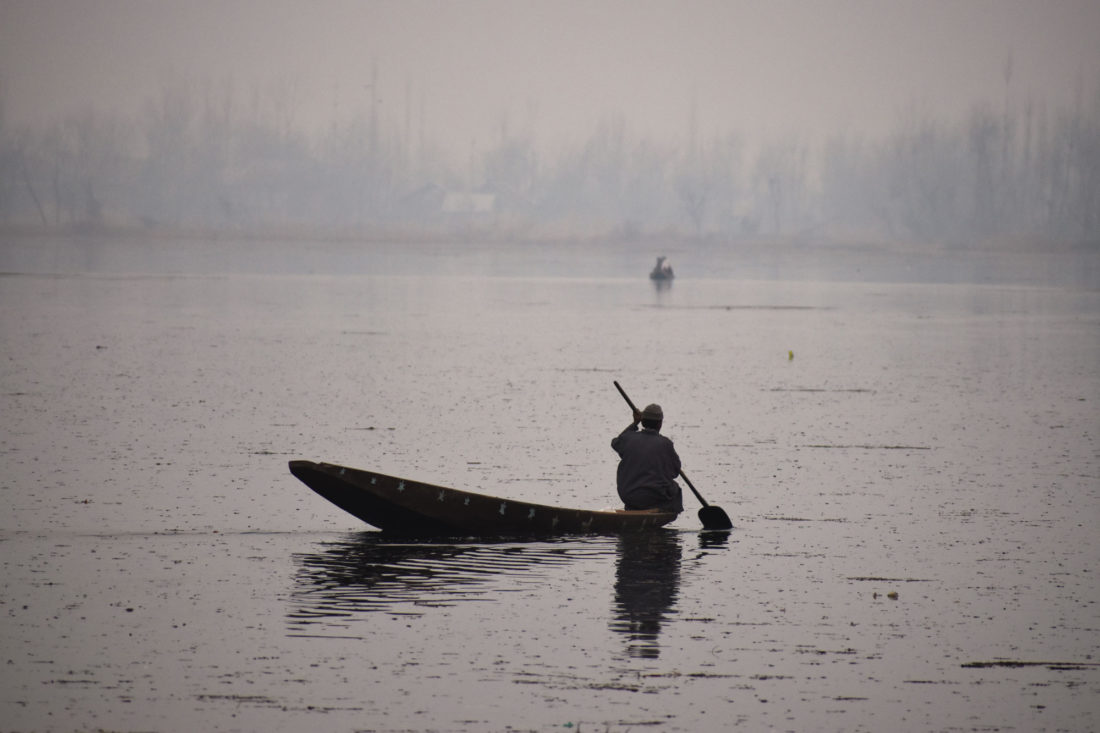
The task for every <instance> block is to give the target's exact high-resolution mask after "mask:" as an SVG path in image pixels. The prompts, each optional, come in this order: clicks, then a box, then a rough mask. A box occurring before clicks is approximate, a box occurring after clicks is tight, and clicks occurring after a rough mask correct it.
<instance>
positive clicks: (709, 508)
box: [615, 382, 733, 529]
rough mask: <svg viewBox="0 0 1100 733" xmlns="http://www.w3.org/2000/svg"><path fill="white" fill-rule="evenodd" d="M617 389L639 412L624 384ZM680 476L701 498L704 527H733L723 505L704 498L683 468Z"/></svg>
mask: <svg viewBox="0 0 1100 733" xmlns="http://www.w3.org/2000/svg"><path fill="white" fill-rule="evenodd" d="M615 389H617V390H619V394H621V395H622V396H623V399H624V400H626V404H628V405H630V409H631V410H633V411H634V412H638V408H637V407H635V406H634V403H633V402H631V401H630V398H629V397H627V396H626V392H625V391H623V388H622V386H621V385H620V384H619V383H618V382H615ZM680 478H682V479H683V480H684V483H686V484H687V485H688V488H689V489H691V493H693V494H695V498H696V499H698V500H699V503H700V504H702V505H703V508H702V509H700V510H699V521H700V522H702V523H703V529H733V522H731V521H730V518H729V515H727V514H726V512H725V511H723V510H722V508H721V507H717V506H714V505H713V504H708V503H707V500H706V499H704V498H703V496H702V494H700V493H699V491H698V490H697V489H696V488H695V486H694V484H692V483H691V479H689V478H688V477H687V476H685V475H684V472H683V470H682V469H681V470H680Z"/></svg>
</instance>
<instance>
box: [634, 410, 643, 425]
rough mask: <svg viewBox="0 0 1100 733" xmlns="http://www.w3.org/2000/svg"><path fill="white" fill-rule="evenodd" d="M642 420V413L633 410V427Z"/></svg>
mask: <svg viewBox="0 0 1100 733" xmlns="http://www.w3.org/2000/svg"><path fill="white" fill-rule="evenodd" d="M641 421H642V413H640V412H638V411H637V410H634V425H635V427H636V426H637V425H638V423H640V422H641Z"/></svg>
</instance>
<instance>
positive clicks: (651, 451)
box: [611, 405, 684, 513]
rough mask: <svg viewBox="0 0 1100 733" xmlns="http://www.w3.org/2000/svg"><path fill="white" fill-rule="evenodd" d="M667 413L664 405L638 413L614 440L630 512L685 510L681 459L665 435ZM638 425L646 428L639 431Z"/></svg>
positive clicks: (619, 478) (621, 495) (623, 496)
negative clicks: (678, 481)
mask: <svg viewBox="0 0 1100 733" xmlns="http://www.w3.org/2000/svg"><path fill="white" fill-rule="evenodd" d="M663 422H664V412H662V410H661V406H660V405H648V406H646V408H645V409H644V410H642V411H641V412H638V411H637V410H635V411H634V421H633V422H632V423H630V425H628V426H627V428H626V429H625V430H623V432H621V433H619V435H618V436H616V437H615V438H613V439H612V440H611V447H612V448H614V449H615V452H616V453H618V454H619V458H620V459H621V460H620V461H619V469H618V473H617V476H616V478H617V481H618V489H619V498H621V499H622V500H623V504H625V505H626V508H627V509H660V510H661V511H665V512H676V513H679V512H682V511H684V500H683V496H682V495H681V491H680V487H679V485H678V484H677V483H676V482H675V481H674V480H673V479H675V478H676V477H677V476H679V475H680V456H678V455H676V449H675V448H674V447H673V445H672V441H671V440H669V439H668V438H666V437H665V436H663V435H661V424H662V423H663ZM638 423H641V424H642V429H641V430H638Z"/></svg>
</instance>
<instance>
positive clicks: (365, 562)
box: [287, 532, 611, 631]
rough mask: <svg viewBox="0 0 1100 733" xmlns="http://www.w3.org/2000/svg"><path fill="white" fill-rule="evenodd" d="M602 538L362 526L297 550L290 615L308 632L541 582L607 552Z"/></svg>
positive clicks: (420, 611) (419, 611)
mask: <svg viewBox="0 0 1100 733" xmlns="http://www.w3.org/2000/svg"><path fill="white" fill-rule="evenodd" d="M602 542H603V543H604V544H603V545H602V546H601V545H600V544H599V543H597V542H589V541H586V540H584V539H576V538H573V539H570V540H568V541H566V540H561V541H545V542H476V543H446V542H427V541H423V542H419V541H409V540H394V539H389V538H384V537H382V536H381V534H380V533H378V532H360V533H356V534H352V535H348V536H347V538H346V539H342V540H339V541H336V542H326V543H323V544H322V545H321V548H320V549H319V550H318V551H316V552H309V553H299V554H296V555H294V557H293V560H294V563H295V565H296V566H297V572H296V574H295V582H294V588H293V589H292V591H291V598H290V606H291V608H290V611H289V612H288V614H287V617H288V621H289V623H290V624H291V626H292V627H296V628H297V629H298V630H299V631H305V630H306V629H307V628H309V627H310V626H311V625H322V626H324V625H346V623H347V622H349V621H351V620H353V617H357V616H362V615H363V614H364V613H369V612H384V613H389V614H394V615H423V614H425V613H427V612H428V611H429V610H430V609H431V608H439V607H446V606H451V605H454V604H457V603H461V602H464V601H471V600H483V599H485V598H486V597H491V596H492V595H493V594H495V593H498V592H502V591H509V590H515V588H516V586H517V584H523V583H537V582H539V581H540V580H541V579H542V577H543V576H544V574H545V573H544V572H539V570H540V569H542V570H545V569H547V568H548V567H549V566H560V565H567V564H570V563H573V562H576V561H577V560H580V559H583V558H586V557H591V556H593V555H599V554H603V555H609V554H610V552H611V549H610V539H609V538H603V539H602Z"/></svg>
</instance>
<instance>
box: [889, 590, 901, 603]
mask: <svg viewBox="0 0 1100 733" xmlns="http://www.w3.org/2000/svg"><path fill="white" fill-rule="evenodd" d="M886 597H887V598H889V599H890V600H891V601H896V600H897V599H898V592H897V591H896V590H894V591H890V592H889V593H887V594H886Z"/></svg>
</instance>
